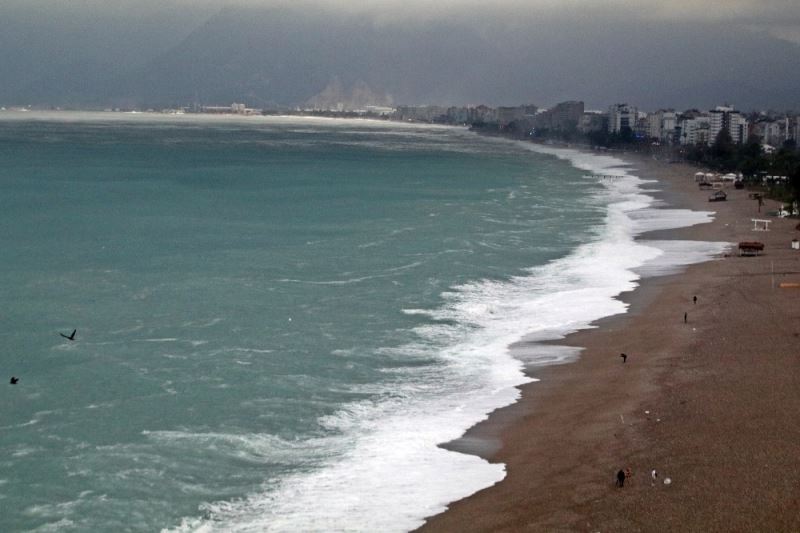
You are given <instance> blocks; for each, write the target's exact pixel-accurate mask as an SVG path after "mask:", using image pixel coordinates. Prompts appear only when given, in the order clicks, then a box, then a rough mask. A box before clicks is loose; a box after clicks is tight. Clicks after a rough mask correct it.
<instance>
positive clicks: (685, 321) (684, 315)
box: [683, 313, 689, 324]
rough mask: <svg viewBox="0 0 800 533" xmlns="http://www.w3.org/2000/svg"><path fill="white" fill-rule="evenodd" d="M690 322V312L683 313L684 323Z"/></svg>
mask: <svg viewBox="0 0 800 533" xmlns="http://www.w3.org/2000/svg"><path fill="white" fill-rule="evenodd" d="M688 322H689V313H683V323H684V324H687V323H688Z"/></svg>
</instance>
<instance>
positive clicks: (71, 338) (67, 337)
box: [59, 329, 78, 341]
mask: <svg viewBox="0 0 800 533" xmlns="http://www.w3.org/2000/svg"><path fill="white" fill-rule="evenodd" d="M77 331H78V330H77V329H73V330H72V335H69V336H67V335H64V334H63V333H59V335H61V336H62V337H64V338H65V339H69V340H71V341H74V340H75V333H76V332H77Z"/></svg>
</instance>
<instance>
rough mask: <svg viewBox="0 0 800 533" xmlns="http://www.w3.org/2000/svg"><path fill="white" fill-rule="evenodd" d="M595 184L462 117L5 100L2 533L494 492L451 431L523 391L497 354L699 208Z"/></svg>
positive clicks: (542, 326) (542, 354)
mask: <svg viewBox="0 0 800 533" xmlns="http://www.w3.org/2000/svg"><path fill="white" fill-rule="evenodd" d="M559 155H560V157H562V158H565V157H566V158H571V159H572V161H573V162H574V163H575V164H578V165H582V166H583V167H584V168H585V169H591V168H609V167H613V166H614V165H618V164H619V161H615V160H611V159H608V158H606V159H602V158H595V159H592V158H591V157H588V158H587V157H584V158H583V159H581V157H582V156H579V155H577V154H575V153H571V152H563V151H562V152H559ZM618 172H620V173H624V172H623V171H621V170H618ZM584 173H585V171H584V170H579V169H578V168H576V167H575V166H572V165H570V164H569V163H568V162H565V161H562V160H559V159H557V158H555V157H552V155H546V154H541V153H536V152H533V151H530V150H525V149H522V148H521V147H520V146H519V145H516V144H514V143H510V142H507V141H502V140H497V139H487V138H481V137H478V136H475V135H473V134H471V133H469V132H467V131H466V130H463V129H455V128H439V127H431V126H412V125H402V124H383V123H376V122H366V121H328V120H314V119H281V118H270V119H266V118H253V119H252V120H249V119H234V118H212V117H202V118H198V117H190V116H186V117H158V116H143V115H109V114H94V115H78V114H52V115H36V116H33V118H31V116H30V115H26V116H24V117H23V115H16V114H12V113H4V114H2V115H0V227H2V228H3V231H2V234H0V249H2V258H3V261H2V262H1V263H0V296H1V297H2V302H3V310H2V312H0V316H1V317H2V326H3V327H2V333H0V339H2V352H0V365H2V370H3V373H2V374H0V377H2V376H10V375H16V376H19V377H20V378H21V379H20V383H19V384H18V385H16V386H14V387H11V386H3V387H2V388H0V391H2V392H0V399H1V401H2V410H0V450H2V455H3V459H2V468H0V501H1V503H2V506H3V508H4V513H3V514H4V528H5V527H8V528H9V529H10V530H28V529H33V530H36V529H37V528H38V530H42V531H46V530H59V531H71V530H74V531H119V530H121V529H126V530H135V531H153V530H159V529H160V528H174V527H181V528H183V529H187V530H190V529H194V528H211V529H213V528H214V527H218V528H219V529H221V530H237V529H238V530H253V531H260V530H269V529H273V530H336V529H352V530H365V531H370V530H372V531H375V530H406V529H410V528H413V527H415V526H416V525H419V524H420V523H421V520H422V519H423V518H424V517H425V516H428V515H430V514H432V513H435V512H438V511H441V510H442V509H443V505H445V504H446V503H448V502H449V501H452V500H454V499H457V498H460V497H463V496H466V495H468V494H470V493H472V492H474V491H476V490H479V489H480V488H483V487H485V486H488V485H490V484H491V483H494V482H496V481H498V480H500V479H502V477H503V466H502V465H490V464H488V463H486V462H484V461H483V460H481V459H478V458H476V457H473V456H467V455H462V454H457V453H454V452H447V451H444V450H442V449H440V448H438V447H437V446H436V445H437V444H438V443H441V442H445V441H448V440H451V439H454V438H457V437H458V436H459V435H461V434H462V433H463V431H464V430H466V429H467V428H468V427H470V426H471V425H472V424H474V423H475V422H477V421H478V420H480V419H481V418H482V417H484V416H485V414H486V413H488V412H490V411H491V410H493V409H494V408H496V407H499V406H502V405H506V404H508V403H510V402H512V401H514V399H515V398H516V396H517V394H518V393H517V390H516V389H515V388H514V386H515V385H519V384H521V383H524V382H526V381H527V380H528V378H526V377H525V376H524V374H523V373H522V368H523V362H521V361H520V360H518V359H515V358H512V357H511V355H510V354H509V351H508V345H509V344H511V343H513V342H514V341H516V340H519V339H520V338H521V337H523V336H524V335H528V336H529V337H531V338H541V339H544V338H555V337H558V336H560V335H562V334H563V333H565V332H568V331H571V330H573V329H575V328H578V327H585V326H586V325H587V324H588V323H589V322H591V321H592V320H594V319H596V318H599V317H601V316H606V315H609V314H613V313H617V312H622V311H624V309H625V307H624V305H623V304H622V303H620V302H619V301H617V300H614V299H613V297H614V296H616V295H617V294H618V293H619V292H621V291H622V290H627V289H630V288H632V287H633V286H634V284H635V280H636V279H637V278H638V275H637V274H636V273H635V272H634V271H633V269H635V268H637V267H641V266H642V265H644V264H645V263H647V262H648V261H650V262H652V261H653V260H654V259H656V258H657V257H659V256H663V255H664V253H663V249H665V247H662V249H659V248H658V247H655V246H653V245H649V246H648V245H646V244H642V243H636V242H634V241H633V237H634V236H635V235H636V234H637V233H638V232H641V231H642V230H643V229H653V228H657V227H668V226H670V225H681V224H685V223H686V222H685V221H686V220H689V223H697V222H701V221H703V220H706V219H707V218H706V215H705V214H700V213H696V214H693V215H691V216H688V215H687V214H686V213H685V212H681V213H671V214H670V212H669V211H667V210H660V212H661V213H662V215H658V216H653V213H654V210H652V209H649V208H650V206H651V205H652V203H653V202H652V198H651V197H649V196H647V195H646V194H644V193H643V192H642V191H641V188H640V186H641V182H640V180H637V179H636V178H633V177H631V178H629V179H627V180H620V181H619V183H616V184H614V185H613V186H604V185H602V184H600V183H597V182H595V181H592V180H586V179H584V177H583V174H584ZM645 215H646V216H645ZM678 215H680V216H678ZM678 218H680V219H681V222H678V223H676V220H677V219H678ZM685 249H688V248H685ZM667 255H668V254H667ZM699 259H700V257H699V256H698V260H699ZM73 328H76V329H77V330H78V331H77V335H76V340H75V341H74V342H71V341H68V340H66V339H63V338H62V337H60V336H59V335H58V333H59V332H64V333H69V332H71V331H72V329H73ZM559 357H563V354H562V353H561V352H558V351H556V352H553V351H549V350H547V349H545V348H541V350H538V349H532V350H531V351H530V353H526V354H525V356H524V358H525V363H527V364H536V363H537V362H547V361H552V360H553V359H554V358H556V359H557V358H559ZM2 379H8V377H2Z"/></svg>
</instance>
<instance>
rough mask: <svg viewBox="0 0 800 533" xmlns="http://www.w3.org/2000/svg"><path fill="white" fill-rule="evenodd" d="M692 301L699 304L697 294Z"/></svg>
mask: <svg viewBox="0 0 800 533" xmlns="http://www.w3.org/2000/svg"><path fill="white" fill-rule="evenodd" d="M692 301H693V302H694V304H695V305H697V296H695V297H694V298H692Z"/></svg>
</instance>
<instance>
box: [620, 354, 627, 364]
mask: <svg viewBox="0 0 800 533" xmlns="http://www.w3.org/2000/svg"><path fill="white" fill-rule="evenodd" d="M619 356H620V357H622V362H623V363H624V362H625V361H627V360H628V356H627V355H626V354H624V353H621V354H619Z"/></svg>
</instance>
